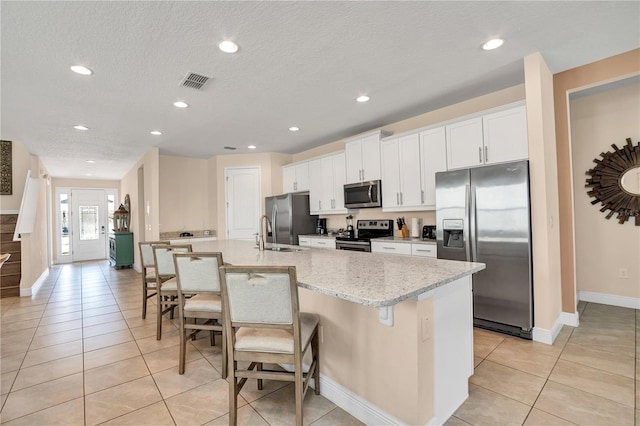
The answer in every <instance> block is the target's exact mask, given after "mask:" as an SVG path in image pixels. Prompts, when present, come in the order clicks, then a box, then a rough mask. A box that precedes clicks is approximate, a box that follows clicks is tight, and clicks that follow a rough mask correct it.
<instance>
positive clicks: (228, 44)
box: [218, 40, 238, 53]
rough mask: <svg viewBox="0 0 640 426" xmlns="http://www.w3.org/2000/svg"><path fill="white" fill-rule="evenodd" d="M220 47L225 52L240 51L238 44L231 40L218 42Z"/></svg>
mask: <svg viewBox="0 0 640 426" xmlns="http://www.w3.org/2000/svg"><path fill="white" fill-rule="evenodd" d="M218 48H219V49H220V50H222V51H223V52H224V53H236V52H237V51H238V45H237V44H236V43H234V42H232V41H231V40H224V41H221V42H220V44H218Z"/></svg>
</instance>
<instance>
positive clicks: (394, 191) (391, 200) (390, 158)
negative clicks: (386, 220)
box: [380, 138, 400, 208]
mask: <svg viewBox="0 0 640 426" xmlns="http://www.w3.org/2000/svg"><path fill="white" fill-rule="evenodd" d="M380 151H381V153H382V208H393V207H398V206H400V157H399V154H398V139H395V138H394V139H390V140H385V141H384V142H382V143H381V144H380Z"/></svg>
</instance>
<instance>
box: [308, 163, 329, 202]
mask: <svg viewBox="0 0 640 426" xmlns="http://www.w3.org/2000/svg"><path fill="white" fill-rule="evenodd" d="M326 178H327V177H326V176H323V175H322V160H320V159H317V160H311V161H309V211H310V213H311V214H318V213H321V212H322V206H321V201H320V200H321V199H322V190H323V188H322V181H323V180H324V179H326Z"/></svg>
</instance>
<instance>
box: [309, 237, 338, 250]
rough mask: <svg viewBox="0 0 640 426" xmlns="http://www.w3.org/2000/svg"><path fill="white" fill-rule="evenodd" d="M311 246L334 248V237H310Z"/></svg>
mask: <svg viewBox="0 0 640 426" xmlns="http://www.w3.org/2000/svg"><path fill="white" fill-rule="evenodd" d="M311 247H316V248H325V249H334V250H335V248H336V240H335V238H326V237H325V238H313V237H312V238H311Z"/></svg>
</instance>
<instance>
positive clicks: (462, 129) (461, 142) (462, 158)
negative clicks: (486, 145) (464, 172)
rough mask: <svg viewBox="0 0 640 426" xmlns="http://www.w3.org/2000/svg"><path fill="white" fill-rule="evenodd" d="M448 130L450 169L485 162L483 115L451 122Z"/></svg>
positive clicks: (448, 164) (448, 162)
mask: <svg viewBox="0 0 640 426" xmlns="http://www.w3.org/2000/svg"><path fill="white" fill-rule="evenodd" d="M446 131H447V166H448V168H449V170H451V169H462V168H465V167H472V166H478V165H481V164H483V163H484V154H483V152H482V150H483V144H482V117H476V118H472V119H470V120H464V121H459V122H457V123H453V124H450V125H448V126H447V127H446Z"/></svg>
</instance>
